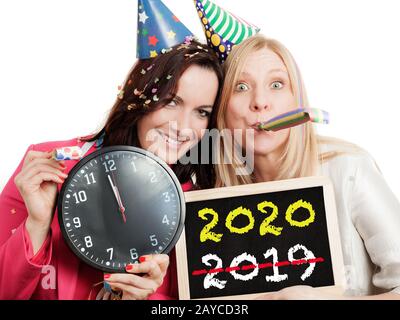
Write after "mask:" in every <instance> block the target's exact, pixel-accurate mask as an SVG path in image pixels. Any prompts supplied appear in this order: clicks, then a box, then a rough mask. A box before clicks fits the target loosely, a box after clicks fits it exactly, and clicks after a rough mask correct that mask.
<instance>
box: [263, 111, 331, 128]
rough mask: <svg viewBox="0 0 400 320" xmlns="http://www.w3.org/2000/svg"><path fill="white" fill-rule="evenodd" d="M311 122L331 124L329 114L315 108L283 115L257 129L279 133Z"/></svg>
mask: <svg viewBox="0 0 400 320" xmlns="http://www.w3.org/2000/svg"><path fill="white" fill-rule="evenodd" d="M308 121H311V122H313V123H322V124H328V123H329V113H328V112H326V111H324V110H321V109H315V108H299V109H296V110H293V111H290V112H286V113H283V114H281V115H279V116H276V117H274V118H272V119H270V120H268V121H266V122H260V123H259V124H258V125H257V127H258V129H260V130H266V131H279V130H283V129H287V128H292V127H295V126H298V125H300V124H303V123H305V122H308Z"/></svg>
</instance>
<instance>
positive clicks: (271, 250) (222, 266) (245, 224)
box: [179, 179, 340, 299]
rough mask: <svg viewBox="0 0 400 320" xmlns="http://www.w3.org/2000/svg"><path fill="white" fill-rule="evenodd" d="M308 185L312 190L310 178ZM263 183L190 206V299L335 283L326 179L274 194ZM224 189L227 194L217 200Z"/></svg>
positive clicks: (187, 235) (187, 269)
mask: <svg viewBox="0 0 400 320" xmlns="http://www.w3.org/2000/svg"><path fill="white" fill-rule="evenodd" d="M296 180H298V179H296ZM303 181H304V184H306V185H307V183H308V184H309V181H310V180H307V179H305V180H303ZM324 181H325V180H324ZM260 185H261V184H259V185H249V186H247V191H246V192H244V193H246V194H242V195H236V196H228V197H227V196H226V191H224V188H223V189H215V190H213V197H212V199H204V197H201V200H199V201H188V202H187V203H186V221H185V233H184V237H185V239H184V240H185V241H184V242H185V254H184V255H186V257H185V261H186V264H185V271H184V272H185V273H186V274H185V276H186V279H187V280H188V284H187V285H188V289H189V296H190V298H191V299H201V298H210V297H225V296H237V295H247V294H256V293H264V292H272V291H277V290H280V289H282V288H285V287H288V286H293V285H309V286H313V287H328V286H335V284H336V283H335V276H334V268H333V262H332V254H331V251H332V248H331V246H330V240H329V232H328V223H327V215H326V212H327V210H326V201H325V198H324V195H325V196H326V195H327V194H328V193H327V190H324V187H325V189H327V187H326V181H325V184H324V183H321V185H319V186H318V185H317V186H312V187H304V188H296V189H289V190H279V191H274V192H270V191H268V192H260V190H262V187H261V186H260ZM295 185H296V186H298V185H299V181H295ZM300 185H302V184H301V183H300ZM255 186H257V190H258V192H256V194H254V192H252V188H254V187H255ZM239 188H241V189H242V190H244V189H243V188H244V187H243V186H241V187H239ZM219 190H220V192H221V193H222V194H224V196H223V197H221V198H216V193H218V192H219ZM201 192H202V191H200V193H201ZM203 192H204V191H203ZM194 193H195V192H194ZM233 194H234V193H233ZM331 203H332V202H331ZM216 218H218V221H216ZM331 220H332V219H331ZM330 223H331V224H332V221H330ZM207 225H209V227H210V228H209V230H208V231H207ZM336 228H337V226H335V228H334V229H336ZM337 241H339V242H340V240H339V239H335V245H337ZM336 247H337V246H336ZM179 271H180V272H182V271H181V270H179ZM180 279H182V275H181V277H180ZM186 298H188V297H186Z"/></svg>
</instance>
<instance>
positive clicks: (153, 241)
mask: <svg viewBox="0 0 400 320" xmlns="http://www.w3.org/2000/svg"><path fill="white" fill-rule="evenodd" d="M150 241H151V245H152V246H153V247H155V246H156V245H158V240H157V238H156V235H155V234H153V235H152V236H150Z"/></svg>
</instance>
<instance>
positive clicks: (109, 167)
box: [103, 160, 117, 173]
mask: <svg viewBox="0 0 400 320" xmlns="http://www.w3.org/2000/svg"><path fill="white" fill-rule="evenodd" d="M103 166H104V168H105V169H106V172H107V173H108V172H110V171H115V170H117V168H116V166H115V161H114V160H108V161H107V162H103Z"/></svg>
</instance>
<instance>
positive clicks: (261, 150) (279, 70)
mask: <svg viewBox="0 0 400 320" xmlns="http://www.w3.org/2000/svg"><path fill="white" fill-rule="evenodd" d="M295 108H296V99H295V97H294V95H293V92H292V89H291V84H290V80H289V75H288V71H287V68H286V66H285V64H284V63H283V61H282V59H281V58H280V57H279V56H278V55H277V54H276V53H275V52H273V51H272V50H270V49H268V48H263V49H260V50H258V51H255V52H253V53H251V54H249V55H248V58H247V60H246V62H245V64H244V68H243V71H242V73H241V74H240V75H239V78H238V81H237V83H236V84H235V86H234V92H233V94H232V96H231V98H230V100H229V103H228V106H227V109H226V114H225V121H226V126H227V128H229V129H231V130H233V129H242V132H243V133H242V136H243V137H242V139H243V141H245V134H246V133H245V132H246V130H249V129H250V130H254V145H253V143H250V145H247V146H246V142H244V143H243V142H242V143H241V142H240V141H238V142H239V143H240V144H241V145H242V147H243V149H244V148H247V150H251V149H253V151H254V155H255V156H263V155H267V154H269V153H274V152H277V151H280V150H281V149H282V147H283V146H284V145H285V142H286V141H287V139H288V137H289V130H290V129H286V130H281V131H277V132H268V131H262V130H258V129H257V123H258V122H263V121H268V120H270V119H271V118H273V117H275V116H277V115H279V114H281V113H284V112H287V111H290V110H293V109H295ZM247 143H249V142H247Z"/></svg>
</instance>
